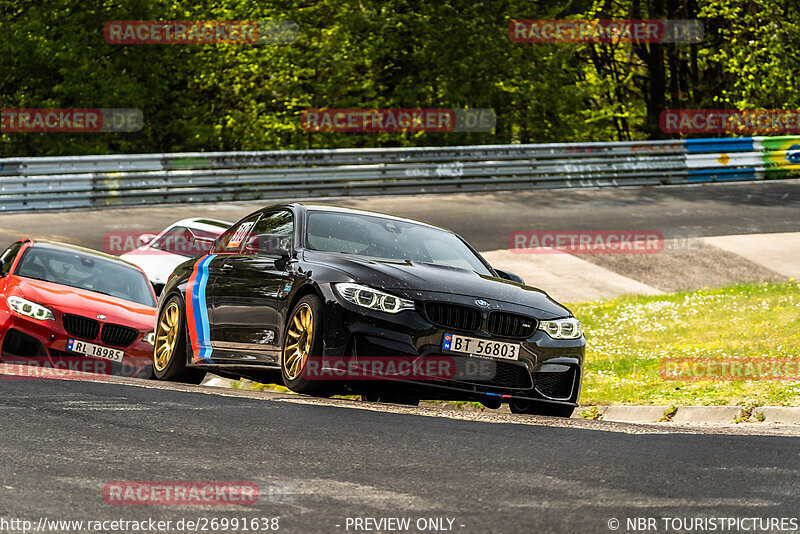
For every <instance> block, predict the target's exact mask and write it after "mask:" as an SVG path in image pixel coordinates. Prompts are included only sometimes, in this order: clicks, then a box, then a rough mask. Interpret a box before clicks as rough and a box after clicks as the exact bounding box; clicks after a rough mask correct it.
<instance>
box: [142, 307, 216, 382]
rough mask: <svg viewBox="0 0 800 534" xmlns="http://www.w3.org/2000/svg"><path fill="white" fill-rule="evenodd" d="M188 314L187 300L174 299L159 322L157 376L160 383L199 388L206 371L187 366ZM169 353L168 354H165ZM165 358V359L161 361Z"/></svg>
mask: <svg viewBox="0 0 800 534" xmlns="http://www.w3.org/2000/svg"><path fill="white" fill-rule="evenodd" d="M187 337H188V335H187V330H186V310H185V307H184V305H183V300H182V299H181V298H180V297H179V296H178V295H174V296H172V297H171V298H170V299H169V300H168V301H167V303H166V304H165V305H164V307H162V308H161V313H160V314H159V316H158V321H156V345H155V347H154V348H153V374H154V375H155V377H156V378H157V379H158V380H169V381H172V382H184V383H187V384H199V383H200V382H202V381H203V379H204V378H205V376H206V372H205V371H201V370H199V369H192V368H189V367H187V366H186V363H187V361H188V351H187V343H186V339H187ZM165 351H166V354H164V352H165ZM159 355H161V357H159Z"/></svg>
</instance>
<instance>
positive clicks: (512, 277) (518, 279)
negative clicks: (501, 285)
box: [495, 269, 525, 284]
mask: <svg viewBox="0 0 800 534" xmlns="http://www.w3.org/2000/svg"><path fill="white" fill-rule="evenodd" d="M495 272H496V273H497V275H498V276H499V277H500V278H504V279H506V280H511V281H512V282H516V283H518V284H524V283H525V280H523V279H522V277H521V276H519V275H516V274H514V273H512V272H509V271H501V270H500V269H495Z"/></svg>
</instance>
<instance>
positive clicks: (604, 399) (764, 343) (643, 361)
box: [570, 279, 800, 406]
mask: <svg viewBox="0 0 800 534" xmlns="http://www.w3.org/2000/svg"><path fill="white" fill-rule="evenodd" d="M570 308H571V309H572V311H573V313H574V314H575V316H576V317H578V318H579V319H580V320H581V322H582V323H583V326H584V330H585V331H586V342H587V348H586V370H585V374H584V387H583V393H582V395H581V404H584V405H603V404H663V405H669V406H672V405H675V406H680V405H692V404H694V405H746V406H762V405H779V406H800V382H798V381H763V380H746V381H698V382H688V381H683V382H676V381H665V380H662V378H661V377H660V375H659V370H660V365H661V363H660V362H661V360H662V359H664V358H714V359H717V358H737V359H752V358H781V359H800V284H799V283H797V282H795V281H794V279H789V282H788V283H765V284H741V285H735V286H729V287H724V288H720V289H710V290H709V289H704V290H700V291H688V292H681V293H674V294H670V295H660V296H632V297H621V298H616V299H609V300H599V301H593V302H584V303H579V304H573V305H571V306H570Z"/></svg>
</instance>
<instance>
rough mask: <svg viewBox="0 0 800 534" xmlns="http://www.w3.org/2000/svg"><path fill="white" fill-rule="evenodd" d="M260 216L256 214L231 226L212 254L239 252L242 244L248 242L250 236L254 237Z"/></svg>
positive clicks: (215, 245) (218, 241)
mask: <svg viewBox="0 0 800 534" xmlns="http://www.w3.org/2000/svg"><path fill="white" fill-rule="evenodd" d="M260 216H261V214H260V213H256V214H255V215H251V216H250V217H248V218H246V219H245V220H243V221H241V222H239V223H237V224H234V225H233V226H231V227H230V229H229V230H228V231H226V232H225V233H224V234H222V235H221V236H219V238H218V239H217V241H216V243H214V247H213V249H212V251H211V252H212V253H213V254H225V253H228V254H231V253H235V252H238V251H239V249H240V248H241V246H242V243H243V242H244V241H246V240H247V237H248V236H250V235H252V229H253V226H254V225H255V224H256V221H257V220H258V218H259V217H260Z"/></svg>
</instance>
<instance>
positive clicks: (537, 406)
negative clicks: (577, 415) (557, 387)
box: [509, 399, 575, 417]
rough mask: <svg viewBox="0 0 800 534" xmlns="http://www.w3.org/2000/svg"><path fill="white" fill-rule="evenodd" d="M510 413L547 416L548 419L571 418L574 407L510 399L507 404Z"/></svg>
mask: <svg viewBox="0 0 800 534" xmlns="http://www.w3.org/2000/svg"><path fill="white" fill-rule="evenodd" d="M509 408H511V413H522V414H528V415H547V416H550V417H571V416H572V412H574V411H575V407H574V406H566V405H564V404H551V403H549V402H536V401H523V400H515V399H511V402H510V403H509Z"/></svg>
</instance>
